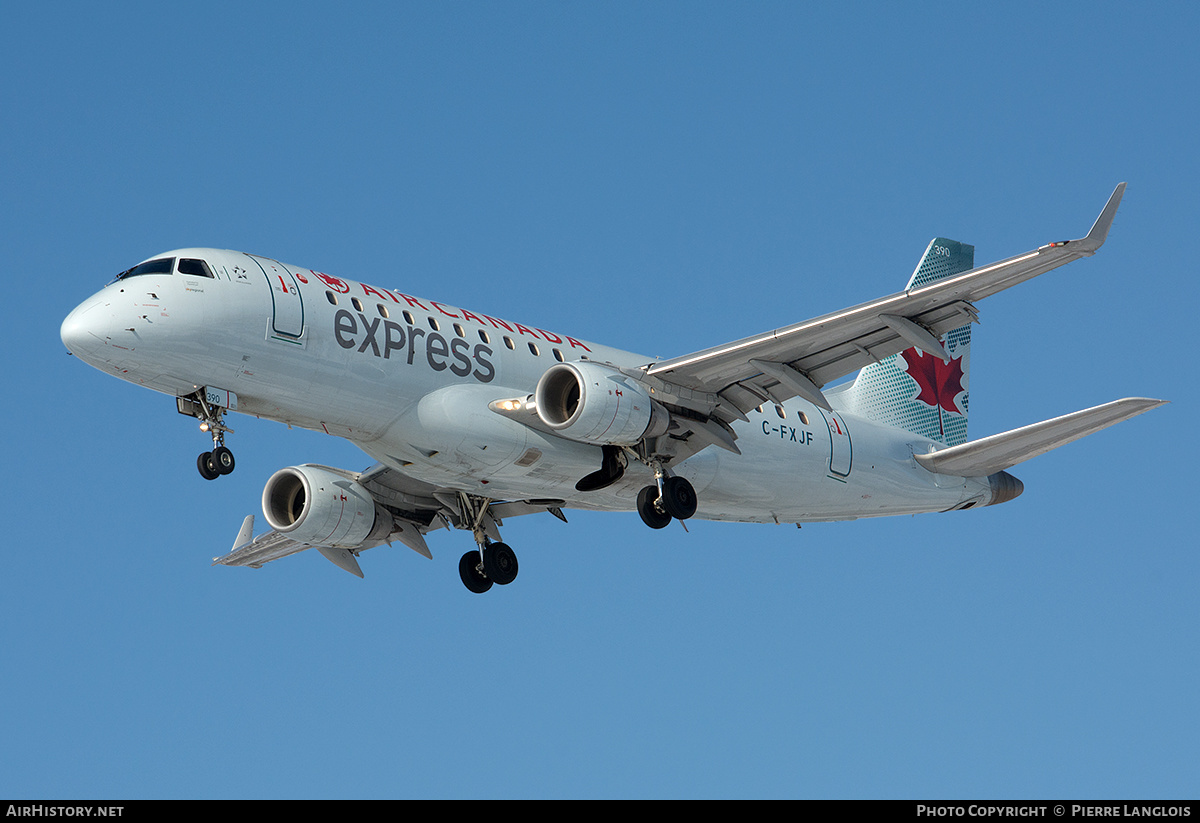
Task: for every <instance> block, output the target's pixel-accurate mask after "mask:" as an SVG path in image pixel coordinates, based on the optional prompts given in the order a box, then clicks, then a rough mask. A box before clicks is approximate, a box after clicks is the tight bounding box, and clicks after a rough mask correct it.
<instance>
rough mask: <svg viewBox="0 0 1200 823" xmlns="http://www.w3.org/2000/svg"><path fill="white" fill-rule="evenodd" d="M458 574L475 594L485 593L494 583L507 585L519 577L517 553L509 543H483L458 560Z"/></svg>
mask: <svg viewBox="0 0 1200 823" xmlns="http://www.w3.org/2000/svg"><path fill="white" fill-rule="evenodd" d="M458 574H459V577H461V578H462V582H463V585H464V586H466V587H467V589H469V590H470V591H473V592H475V594H483V593H484V592H486V591H487V590H488V589H490V588H491V587H492V584H493V583H495V584H497V585H500V586H507V585H508V584H509V583H511V582H513V581H514V580H516V579H517V554H516V552H514V551H513V550H512V549H511V548H509V546H508V544H507V543H492V542H490V541H489V542H485V543H482V544H480V546H479V548H478V549H475V550H473V551H469V552H467V553H466V554H464V555H463V556H462V559H461V560H459V561H458Z"/></svg>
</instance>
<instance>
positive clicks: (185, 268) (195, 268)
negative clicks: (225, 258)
mask: <svg viewBox="0 0 1200 823" xmlns="http://www.w3.org/2000/svg"><path fill="white" fill-rule="evenodd" d="M179 273H180V274H194V275H197V276H199V277H212V276H213V274H212V271H210V270H209V268H208V264H207V263H205V262H204V261H203V260H193V259H192V258H190V257H183V258H180V260H179Z"/></svg>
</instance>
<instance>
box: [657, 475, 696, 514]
mask: <svg viewBox="0 0 1200 823" xmlns="http://www.w3.org/2000/svg"><path fill="white" fill-rule="evenodd" d="M662 507H663V509H665V510H666V512H667V514H669V515H671V517H674V518H675V519H676V520H687V519H688V518H689V517H691V516H692V515H693V514H695V513H696V490H695V489H693V488H692V484H691V483H689V482H688V481H687V480H686V479H684V478H682V477H668V478H667V479H666V480H664V481H663V493H662Z"/></svg>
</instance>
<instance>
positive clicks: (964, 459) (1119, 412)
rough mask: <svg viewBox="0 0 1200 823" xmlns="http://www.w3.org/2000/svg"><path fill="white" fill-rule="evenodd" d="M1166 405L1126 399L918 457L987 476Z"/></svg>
mask: <svg viewBox="0 0 1200 823" xmlns="http://www.w3.org/2000/svg"><path fill="white" fill-rule="evenodd" d="M1166 402H1167V401H1166V400H1154V399H1152V398H1148V397H1126V398H1124V399H1122V400H1114V401H1112V402H1111V403H1105V404H1103V405H1101V406H1094V407H1092V408H1090V409H1084V410H1083V411H1077V412H1073V413H1071V414H1066V415H1063V416H1062V417H1056V418H1054V419H1053V420H1044V421H1042V422H1041V423H1034V424H1032V425H1029V426H1023V427H1021V428H1019V429H1013V430H1012V431H1007V432H1003V433H1002V434H994V435H992V436H991V437H984V438H982V439H980V440H972V441H970V442H967V443H963V444H961V445H958V446H952V447H951V448H948V449H942V450H941V451H936V452H933V453H932V454H918V455H916V456H915V457H916V461H917V462H918V463H920V464H921V465H922V466H924V467H925V468H927V469H929V471H931V472H937V473H938V474H949V475H954V476H956V477H987V476H988V475H991V474H995V473H996V472H999V471H1003V470H1005V469H1007V468H1010V467H1012V466H1015V465H1017V464H1018V463H1023V462H1025V461H1026V460H1029V459H1030V458H1033V457H1037V456H1038V455H1040V454H1045V453H1046V452H1048V451H1051V450H1053V449H1057V448H1058V447H1059V446H1064V445H1066V444H1067V443H1070V442H1072V441H1074V440H1078V439H1079V438H1081V437H1086V436H1087V435H1089V434H1093V433H1095V432H1098V431H1100V430H1101V429H1106V428H1108V427H1109V426H1113V425H1116V424H1117V423H1120V422H1122V421H1124V420H1128V419H1129V418H1131V417H1136V416H1137V415H1139V414H1142V413H1144V412H1148V411H1150V410H1151V409H1154V408H1157V407H1159V406H1161V405H1163V404H1164V403H1166Z"/></svg>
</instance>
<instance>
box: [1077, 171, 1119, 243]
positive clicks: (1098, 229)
mask: <svg viewBox="0 0 1200 823" xmlns="http://www.w3.org/2000/svg"><path fill="white" fill-rule="evenodd" d="M1124 194H1125V184H1124V183H1118V184H1117V187H1116V189H1114V190H1113V193H1112V196H1111V197H1109V198H1108V202H1107V203H1105V204H1104V210H1103V211H1102V212H1100V216H1099V217H1097V218H1096V222H1095V223H1093V224H1092V230H1091V231H1089V232H1088V233H1087V237H1084V238H1083V239H1082V240H1076V241H1075V243H1076V244H1077V245H1078V247H1079V250H1080V251H1084V252H1087V253H1089V254H1091V253H1094V252H1095V251H1096V249H1098V248H1100V247H1101V246H1102V245H1104V241H1105V239H1106V238H1107V237H1108V230H1109V229H1110V228H1111V227H1112V223H1113V218H1114V217H1116V216H1117V207H1118V206H1120V205H1121V197H1122V196H1124Z"/></svg>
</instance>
